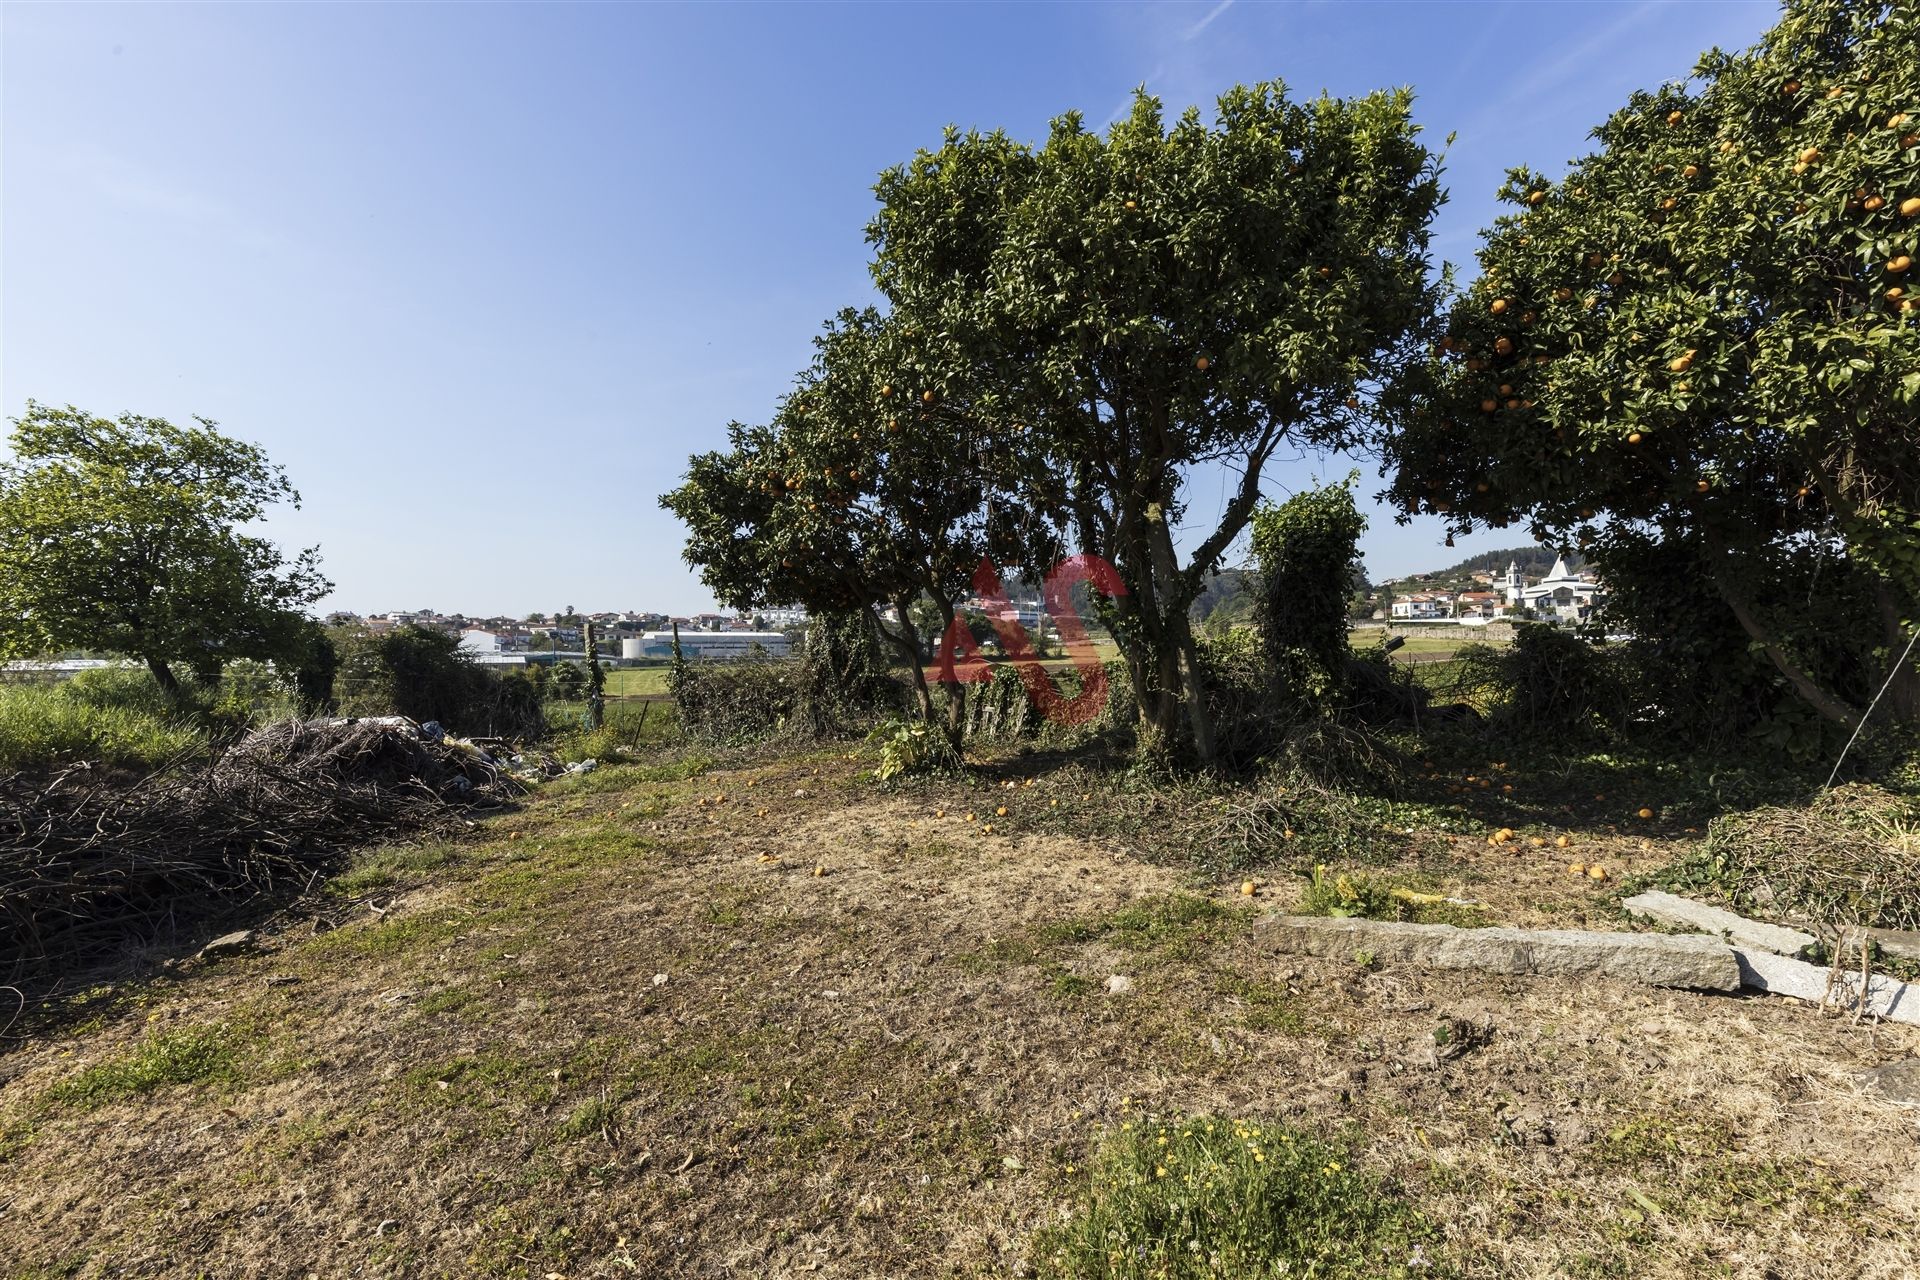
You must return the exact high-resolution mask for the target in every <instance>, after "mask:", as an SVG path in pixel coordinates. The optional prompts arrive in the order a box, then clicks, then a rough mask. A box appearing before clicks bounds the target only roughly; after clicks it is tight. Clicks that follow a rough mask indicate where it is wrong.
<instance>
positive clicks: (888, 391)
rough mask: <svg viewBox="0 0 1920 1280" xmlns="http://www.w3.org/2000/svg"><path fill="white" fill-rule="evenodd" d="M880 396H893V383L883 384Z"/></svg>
mask: <svg viewBox="0 0 1920 1280" xmlns="http://www.w3.org/2000/svg"><path fill="white" fill-rule="evenodd" d="M880 394H881V395H883V396H890V395H892V394H893V384H892V383H891V382H888V383H883V384H882V385H881V387H880Z"/></svg>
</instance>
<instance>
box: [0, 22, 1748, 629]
mask: <svg viewBox="0 0 1920 1280" xmlns="http://www.w3.org/2000/svg"><path fill="white" fill-rule="evenodd" d="M1774 13H1775V8H1774V6H1773V5H1772V4H1770V3H1748V2H1744V0H1741V2H1734V0H1727V2H1725V3H1700V2H1695V3H1641V4H1630V3H1629V4H1599V3H1594V4H1549V3H1513V4H1484V5H1482V4H1439V3H1432V4H1386V3H1380V4H1365V3H1339V4H1333V3H1328V4H1255V3H1251V2H1250V0H1240V2H1239V3H1226V4H1215V3H1201V4H1192V5H1186V4H1154V5H1143V4H1124V5H1123V4H1115V5H1101V4H1091V3H1084V4H1001V5H953V6H947V5H931V4H924V5H881V4H847V5H825V4H820V5H802V4H790V5H778V4H710V5H702V6H697V7H696V6H684V7H681V6H673V5H665V4H656V5H635V6H624V5H611V4H608V5H595V6H580V7H569V6H565V5H541V6H537V7H525V8H520V7H512V6H502V5H487V6H478V5H454V4H446V5H435V4H409V5H393V6H379V5H371V4H358V5H346V4H340V5H314V6H299V5H267V4H261V5H220V4H199V5H192V6H182V7H172V6H167V5H154V4H140V5H127V6H120V5H109V4H91V5H78V4H70V5H55V6H30V5H24V4H8V5H5V6H4V7H3V8H0V37H3V38H4V55H3V56H4V65H3V70H4V89H3V90H0V93H3V95H4V96H3V98H0V107H3V108H4V137H3V139H0V141H3V142H4V153H3V155H0V181H3V183H4V188H3V191H0V213H3V214H4V226H3V227H0V255H3V256H0V269H3V271H4V275H0V326H3V328H4V332H3V333H0V410H3V411H4V414H5V415H6V416H9V417H11V416H14V415H17V414H18V413H20V412H21V410H22V409H23V408H24V406H25V403H26V401H27V400H28V399H30V398H31V399H37V400H41V401H47V402H52V403H56V404H58V403H67V402H71V403H74V404H77V405H80V406H81V407H83V408H86V409H89V410H92V411H94V412H97V413H103V414H115V413H119V412H122V411H125V410H134V411H137V412H141V413H147V414H155V415H161V416H166V417H170V418H174V419H175V420H177V421H183V420H186V419H187V418H188V417H189V416H190V415H192V414H195V413H199V414H202V415H205V416H207V417H210V418H215V419H217V420H219V421H220V423H221V424H222V426H223V428H224V429H225V430H227V431H228V432H230V433H231V434H234V435H238V436H241V437H243V438H246V439H250V440H255V441H258V442H260V443H262V444H263V445H265V446H266V448H267V450H268V451H269V453H270V454H271V455H272V456H273V457H274V458H275V459H276V460H278V461H280V462H282V463H284V464H285V466H286V467H287V469H288V471H289V472H290V473H291V476H292V478H293V480H294V482H295V484H296V485H297V486H298V487H299V488H300V490H301V491H302V493H303V495H304V496H305V499H306V505H305V508H304V509H303V510H301V511H299V512H293V513H281V514H278V515H276V516H275V517H274V518H273V519H272V520H271V522H270V526H269V528H270V532H271V534H272V535H273V536H274V537H276V538H278V539H280V540H282V541H283V542H285V543H287V544H289V545H306V544H309V543H314V542H317V543H319V544H320V546H321V548H322V551H323V553H324V556H325V562H326V568H327V571H328V573H329V575H330V576H331V577H332V578H333V579H334V581H335V582H336V583H337V584H338V586H337V589H336V591H335V594H334V596H333V597H332V599H331V600H330V601H329V602H328V604H329V607H342V608H350V609H354V610H358V611H360V612H374V611H381V610H385V609H388V608H417V607H433V608H439V609H442V610H449V611H450V610H454V609H461V610H465V611H467V612H469V613H487V612H493V611H509V612H513V613H516V614H520V613H525V612H528V611H531V610H536V609H538V610H552V609H555V608H557V607H560V606H562V605H566V604H575V605H578V606H579V607H580V608H582V609H607V608H625V607H636V608H639V607H650V608H659V609H667V610H673V611H686V610H691V609H695V608H702V607H706V606H707V605H708V603H709V600H708V597H707V596H706V594H705V592H704V590H703V589H702V588H701V587H700V586H699V584H698V582H697V581H696V580H695V578H694V577H693V575H692V574H691V573H690V572H689V571H688V570H687V569H686V568H685V567H684V566H683V565H682V564H681V562H680V559H679V553H680V547H681V536H680V530H679V528H678V526H677V524H676V523H675V522H674V521H673V520H672V519H671V518H670V517H669V516H667V515H666V514H665V513H663V512H661V511H660V510H659V509H658V508H657V506H656V503H655V498H656V496H657V495H658V494H659V493H660V492H661V491H662V490H664V489H667V488H670V487H672V486H673V484H674V483H676V482H677V480H678V478H679V476H680V474H681V472H682V470H683V468H684V464H685V460H686V456H687V454H688V453H689V452H691V451H694V450H697V449H704V448H710V447H714V446H716V445H718V444H719V443H720V442H721V441H722V438H723V436H722V433H723V429H724V427H725V424H726V423H727V421H728V420H729V419H733V418H739V419H742V420H747V421H758V420H764V418H765V417H766V415H767V413H768V411H769V409H770V407H771V405H772V403H773V401H774V399H775V397H776V396H777V395H778V394H779V393H780V392H781V391H782V390H783V389H784V388H786V387H787V386H788V385H789V383H790V381H791V379H792V377H793V375H794V373H795V372H796V371H797V370H799V369H800V368H801V367H802V366H803V365H804V364H805V362H806V360H807V358H808V354H809V347H808V343H809V340H810V338H811V336H812V335H813V334H814V333H815V332H816V330H817V328H818V326H819V324H820V323H821V321H822V320H824V319H825V318H826V317H827V316H828V315H829V314H831V313H832V312H833V311H834V310H836V309H837V308H839V307H840V306H842V305H845V304H848V303H859V302H863V301H865V300H867V298H868V296H869V285H868V281H867V276H866V247H865V244H864V242H863V239H862V228H863V227H864V226H865V223H866V221H867V219H868V217H869V215H870V212H871V209H872V196H871V190H870V188H871V185H872V182H873V179H874V176H875V175H876V173H878V171H879V170H880V169H882V168H884V167H885V166H887V165H889V164H892V163H895V162H898V161H900V160H903V159H905V158H906V157H908V156H909V155H911V154H912V152H913V150H914V149H915V148H916V147H920V146H931V145H935V144H937V142H938V140H939V137H940V130H941V128H942V126H944V125H946V124H948V123H949V122H953V123H958V124H960V125H963V126H973V125H978V126H983V127H991V126H1004V127H1006V128H1007V129H1009V130H1010V131H1012V132H1014V133H1016V134H1018V135H1021V136H1026V137H1030V138H1038V137H1041V136H1042V135H1043V134H1044V131H1045V128H1046V124H1047V121H1048V120H1049V118H1051V117H1052V116H1054V115H1056V114H1058V113H1059V112H1061V111H1062V110H1065V109H1067V108H1080V109H1083V110H1084V111H1085V112H1086V114H1087V115H1088V116H1089V117H1090V118H1091V119H1093V120H1094V121H1096V122H1097V121H1102V120H1105V119H1107V118H1109V117H1110V116H1112V115H1113V114H1114V113H1116V112H1117V111H1119V110H1120V108H1121V107H1122V105H1123V104H1124V103H1125V101H1126V99H1127V95H1128V93H1129V92H1130V91H1131V90H1132V88H1133V87H1134V86H1135V85H1138V84H1141V83H1145V84H1146V85H1147V87H1148V88H1149V90H1151V91H1152V92H1154V93H1156V94H1158V95H1160V96H1161V97H1162V98H1164V99H1165V100H1166V101H1167V103H1168V105H1169V107H1170V108H1173V109H1178V108H1180V107H1183V106H1185V105H1187V104H1189V103H1200V104H1203V105H1210V104H1211V103H1212V101H1213V99H1214V97H1215V96H1216V95H1217V94H1218V93H1219V92H1220V90H1222V89H1224V88H1226V87H1227V86H1229V85H1232V84H1235V83H1238V82H1243V81H1250V80H1257V79H1261V78H1267V77H1273V76H1279V77H1281V78H1284V79H1285V80H1286V81H1287V82H1288V83H1289V84H1290V85H1291V86H1292V87H1293V89H1294V90H1295V92H1296V93H1298V94H1313V93H1317V92H1318V91H1320V90H1321V89H1327V90H1330V91H1332V92H1334V93H1338V94H1348V93H1358V92H1363V91H1366V90H1369V89H1373V88H1377V87H1380V86H1386V85H1403V84H1406V85H1412V86H1413V87H1414V88H1415V90H1416V91H1417V92H1418V95H1419V104H1418V112H1419V116H1420V118H1421V120H1422V121H1423V122H1424V124H1425V125H1426V127H1427V129H1428V131H1429V136H1430V139H1431V141H1432V142H1433V144H1434V145H1436V146H1437V145H1439V144H1440V142H1441V140H1442V139H1444V138H1445V136H1446V135H1447V133H1448V132H1449V131H1457V133H1458V135H1459V136H1458V139H1457V141H1456V142H1455V143H1454V145H1453V147H1452V148H1451V150H1450V152H1449V153H1448V163H1447V170H1448V172H1447V185H1448V188H1449V190H1450V192H1451V201H1450V203H1449V205H1448V206H1447V208H1446V209H1445V210H1444V211H1443V213H1442V215H1441V219H1440V222H1439V225H1438V227H1437V229H1436V230H1437V234H1436V242H1435V248H1436V252H1437V253H1438V254H1440V255H1441V256H1444V257H1445V258H1447V259H1449V260H1451V261H1454V262H1456V263H1462V264H1468V263H1470V261H1471V255H1472V251H1473V248H1474V245H1475V243H1476V234H1477V231H1478V229H1479V228H1480V227H1481V226H1483V225H1485V224H1486V223H1487V222H1488V221H1489V219H1490V218H1491V217H1492V216H1493V214H1494V212H1495V206H1494V203H1493V199H1492V194H1493V191H1494V190H1495V188H1496V187H1497V186H1498V185H1499V183H1500V180H1501V177H1502V175H1503V174H1504V171H1505V170H1506V169H1507V168H1508V167H1509V166H1512V165H1515V164H1521V163H1526V164H1532V165H1535V166H1539V167H1542V168H1546V169H1548V170H1549V171H1557V168H1558V166H1559V165H1561V164H1563V163H1564V162H1565V161H1567V160H1568V159H1570V158H1572V157H1573V156H1575V155H1577V154H1579V153H1581V152H1582V151H1583V150H1584V149H1585V137H1586V133H1587V131H1588V129H1590V128H1591V127H1592V126H1593V125H1594V124H1595V123H1597V122H1598V121H1599V120H1600V119H1602V118H1603V117H1604V116H1605V115H1606V113H1607V112H1608V111H1610V110H1611V109H1613V108H1614V107H1616V106H1618V105H1620V104H1621V103H1622V102H1623V101H1624V99H1625V97H1626V95H1627V93H1628V92H1629V91H1630V90H1631V89H1633V88H1635V87H1642V86H1645V87H1651V86H1653V85H1656V84H1658V83H1659V82H1661V81H1663V80H1666V79H1671V78H1677V77H1680V76H1683V75H1685V74H1686V73H1687V71H1688V70H1689V69H1690V68H1691V67H1692V65H1693V62H1694V59H1695V57H1696V56H1697V55H1698V54H1699V53H1700V52H1701V51H1702V50H1704V49H1706V48H1708V47H1710V46H1713V45H1716V44H1718V45H1721V46H1725V47H1737V46H1745V45H1747V44H1750V43H1751V42H1752V41H1753V40H1754V39H1755V38H1756V37H1757V36H1758V35H1759V33H1760V32H1761V31H1762V30H1763V29H1764V28H1765V27H1766V26H1767V25H1768V24H1769V23H1770V22H1771V21H1772V20H1773V17H1774ZM1345 469H1346V464H1344V463H1342V462H1339V461H1326V460H1323V461H1318V462H1315V461H1311V460H1309V461H1301V462H1296V463H1290V464H1289V465H1287V466H1285V467H1282V468H1280V469H1279V470H1278V471H1277V472H1276V473H1275V474H1274V475H1273V476H1272V478H1271V482H1270V486H1269V487H1270V489H1271V490H1272V492H1273V493H1275V494H1276V495H1279V494H1284V493H1286V492H1289V491H1291V489H1292V488H1293V487H1295V486H1298V485H1300V484H1302V483H1305V482H1306V481H1307V480H1308V479H1309V478H1310V477H1311V476H1313V475H1314V474H1316V473H1317V474H1320V475H1338V474H1343V473H1344V471H1345ZM1380 487H1381V486H1380V484H1379V482H1378V481H1377V479H1376V478H1375V476H1374V475H1373V472H1372V471H1371V469H1369V470H1368V471H1367V473H1366V477H1365V489H1366V492H1367V493H1368V494H1369V495H1370V494H1372V493H1373V492H1375V491H1377V490H1378V489H1379V488H1380ZM1194 505H1195V509H1196V514H1198V515H1201V516H1205V515H1208V514H1211V510H1212V508H1213V505H1214V504H1212V503H1211V502H1209V501H1208V500H1207V499H1206V497H1205V496H1204V494H1196V498H1195V504H1194ZM1514 533H1515V531H1513V530H1508V531H1506V532H1505V533H1503V534H1494V535H1489V536H1487V537H1485V538H1476V539H1474V540H1471V541H1468V540H1463V542H1462V544H1461V547H1460V548H1459V549H1458V550H1456V551H1453V552H1449V551H1446V550H1444V549H1443V548H1441V547H1440V545H1439V541H1440V537H1441V534H1440V531H1439V529H1438V526H1437V524H1436V523H1435V522H1433V521H1431V520H1423V521H1421V522H1418V523H1416V524H1414V525H1412V526H1410V527H1407V528H1401V527H1399V526H1396V525H1394V524H1393V523H1392V521H1391V519H1390V518H1389V516H1388V515H1387V513H1386V512H1384V511H1380V512H1377V513H1376V515H1375V517H1374V520H1373V528H1372V530H1371V531H1370V532H1369V533H1368V535H1367V538H1366V541H1365V543H1364V550H1365V551H1366V554H1367V561H1368V567H1369V570H1370V572H1371V573H1372V574H1373V575H1374V576H1376V577H1381V576H1388V575H1395V574H1400V573H1406V572H1410V571H1415V570H1418V569H1422V568H1432V567H1437V566H1438V565H1440V564H1443V563H1446V562H1448V561H1450V560H1451V559H1453V558H1455V557H1456V556H1458V555H1460V554H1464V553H1465V552H1468V551H1471V550H1474V549H1476V547H1478V548H1487V547H1493V546H1500V545H1504V544H1507V543H1510V542H1512V541H1514V540H1515V538H1514ZM1521 540H1524V534H1522V535H1521Z"/></svg>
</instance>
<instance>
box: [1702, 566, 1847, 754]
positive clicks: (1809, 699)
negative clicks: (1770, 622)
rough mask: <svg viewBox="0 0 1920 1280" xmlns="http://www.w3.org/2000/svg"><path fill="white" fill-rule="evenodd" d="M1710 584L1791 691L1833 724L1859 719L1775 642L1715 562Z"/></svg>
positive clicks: (1845, 723) (1842, 723)
mask: <svg viewBox="0 0 1920 1280" xmlns="http://www.w3.org/2000/svg"><path fill="white" fill-rule="evenodd" d="M1708 554H1709V555H1712V556H1714V557H1715V558H1720V557H1723V556H1724V555H1725V553H1724V552H1723V551H1721V550H1720V549H1718V548H1711V547H1710V548H1709V549H1708ZM1713 585H1714V587H1715V589H1716V590H1718V591H1719V593H1720V598H1721V599H1722V600H1724V601H1726V603H1727V607H1728V608H1729V609H1731V610H1733V616H1734V619H1735V620H1736V621H1738V622H1739V624H1740V629H1741V630H1743V631H1745V632H1746V633H1747V635H1749V636H1750V637H1752V639H1753V641H1754V643H1755V644H1758V645H1759V646H1760V648H1761V651H1762V652H1764V653H1765V654H1766V655H1767V660H1768V661H1769V662H1771V663H1773V666H1774V669H1775V670H1776V671H1778V672H1779V673H1780V674H1781V675H1783V676H1785V677H1786V678H1787V683H1788V684H1791V685H1792V686H1793V688H1794V692H1796V693H1798V694H1799V695H1800V697H1801V700H1802V701H1804V702H1805V703H1806V704H1807V705H1808V706H1810V707H1812V708H1813V709H1814V710H1815V711H1817V712H1819V713H1820V714H1821V715H1822V716H1823V717H1825V718H1826V719H1828V720H1831V721H1833V722H1834V723H1835V724H1840V725H1845V726H1846V727H1847V728H1849V729H1851V728H1852V727H1853V726H1854V725H1856V724H1858V723H1859V722H1860V712H1859V711H1858V710H1857V709H1856V708H1854V707H1852V706H1849V705H1848V704H1847V703H1845V702H1843V701H1841V700H1840V699H1839V698H1836V697H1834V696H1833V695H1832V694H1830V693H1828V692H1827V691H1826V690H1825V689H1822V688H1821V687H1820V685H1819V683H1818V682H1817V681H1815V680H1814V678H1813V677H1812V676H1811V675H1809V674H1807V672H1806V671H1804V670H1803V669H1802V668H1801V667H1800V666H1799V664H1798V663H1796V662H1794V660H1793V659H1792V657H1790V656H1789V655H1788V654H1787V652H1786V650H1784V649H1782V648H1781V647H1780V646H1779V644H1778V643H1777V642H1775V640H1774V638H1773V634H1772V633H1771V632H1769V631H1768V630H1767V629H1766V628H1765V627H1764V626H1762V625H1761V622H1760V620H1759V619H1758V618H1757V617H1755V616H1754V614H1753V610H1752V609H1750V608H1749V607H1748V606H1747V603H1746V601H1745V600H1744V599H1742V598H1741V596H1740V594H1739V592H1737V591H1736V590H1734V588H1733V585H1732V584H1731V583H1730V582H1729V581H1728V580H1727V574H1726V572H1725V570H1723V569H1721V568H1719V567H1718V566H1717V565H1716V566H1715V568H1714V570H1713Z"/></svg>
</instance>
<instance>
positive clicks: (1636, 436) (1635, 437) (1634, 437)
mask: <svg viewBox="0 0 1920 1280" xmlns="http://www.w3.org/2000/svg"><path fill="white" fill-rule="evenodd" d="M1627 443H1628V444H1639V443H1640V433H1639V432H1638V431H1629V432H1627Z"/></svg>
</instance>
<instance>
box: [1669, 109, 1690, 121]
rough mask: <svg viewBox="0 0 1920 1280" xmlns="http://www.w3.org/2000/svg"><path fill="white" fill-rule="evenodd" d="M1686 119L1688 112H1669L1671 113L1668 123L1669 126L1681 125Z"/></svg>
mask: <svg viewBox="0 0 1920 1280" xmlns="http://www.w3.org/2000/svg"><path fill="white" fill-rule="evenodd" d="M1686 118H1687V114H1686V112H1684V111H1669V112H1667V123H1668V124H1679V123H1680V122H1681V121H1682V120H1685V119H1686Z"/></svg>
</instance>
